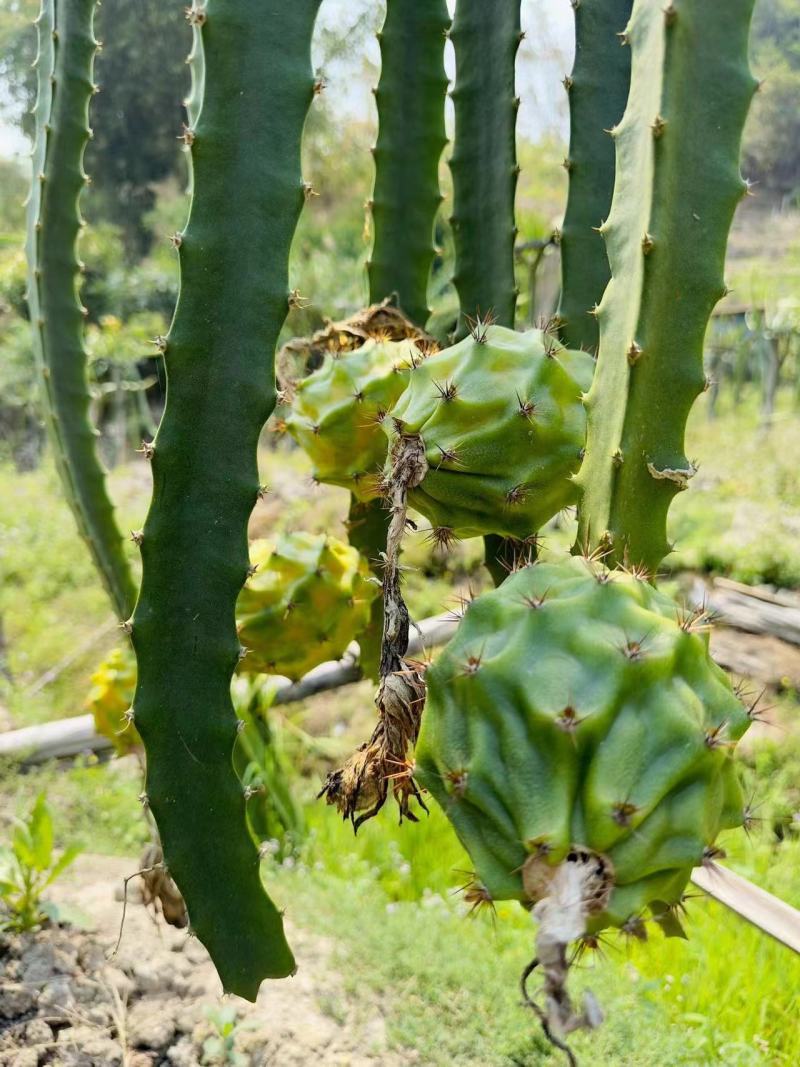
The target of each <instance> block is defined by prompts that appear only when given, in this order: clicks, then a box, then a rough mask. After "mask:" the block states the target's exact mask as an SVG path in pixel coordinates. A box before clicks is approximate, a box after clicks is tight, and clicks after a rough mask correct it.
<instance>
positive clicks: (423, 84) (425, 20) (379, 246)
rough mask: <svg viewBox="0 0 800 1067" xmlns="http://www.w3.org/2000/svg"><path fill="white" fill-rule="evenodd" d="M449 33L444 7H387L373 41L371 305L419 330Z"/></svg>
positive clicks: (441, 142)
mask: <svg viewBox="0 0 800 1067" xmlns="http://www.w3.org/2000/svg"><path fill="white" fill-rule="evenodd" d="M449 25H450V16H449V15H448V13H447V4H446V3H445V0H428V2H427V3H424V4H420V3H419V0H388V3H387V5H386V19H385V21H384V24H383V29H382V30H381V32H380V34H379V39H380V46H381V77H380V83H379V85H378V88H377V90H376V93H375V98H376V101H377V105H378V131H379V132H378V141H377V144H376V146H375V149H374V153H373V154H374V158H375V188H374V191H373V194H372V199H371V201H370V206H371V209H372V219H373V225H374V231H375V238H374V245H373V249H372V256H371V258H370V262H369V264H368V273H369V291H370V299H371V300H372V301H379V300H383V299H384V298H386V297H388V296H394V298H395V299H396V300H397V303H398V305H399V306H400V308H401V309H402V310H403V311H404V312H405V314H406V315H408V317H409V318H410V319H411V320H412V321H413V322H416V323H417V324H418V325H420V326H424V325H425V323H426V321H427V319H428V316H429V314H430V310H429V308H428V299H427V297H428V277H429V275H430V270H431V265H432V263H433V258H434V244H433V225H434V220H435V218H436V213H437V212H438V210H439V205H440V204H441V201H442V195H441V191H440V188H439V160H440V158H441V155H442V151H443V150H444V147H445V145H446V143H447V138H446V136H445V128H444V102H445V95H446V92H447V84H448V83H447V75H446V74H445V70H444V45H445V35H446V31H447V28H448V26H449Z"/></svg>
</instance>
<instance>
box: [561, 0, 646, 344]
mask: <svg viewBox="0 0 800 1067" xmlns="http://www.w3.org/2000/svg"><path fill="white" fill-rule="evenodd" d="M632 3H633V0H611V2H610V3H609V2H608V0H583V2H582V3H580V4H573V5H572V6H573V8H574V11H575V64H574V66H573V68H572V73H571V74H570V75H569V77H567V78H565V79H564V85H565V87H566V90H567V92H568V94H569V115H570V141H569V155H568V157H567V159H566V160H565V166H566V167H567V171H568V173H569V195H568V197H567V210H566V214H565V215H564V222H563V225H562V226H561V230H560V235H559V247H560V249H561V301H560V304H559V309H558V316H559V320H560V328H559V333H560V336H561V340H562V341H563V342H564V344H566V345H567V346H568V347H569V348H585V349H586V350H587V351H588V352H592V353H596V352H597V345H598V340H599V332H598V325H597V319H596V318H595V316H594V315H592V314H591V311H592V309H593V308H595V307H596V306H597V305H598V304H599V303H600V301H601V299H602V297H603V293H604V292H605V288H606V286H607V285H608V282H609V279H610V277H611V270H610V268H609V265H608V256H607V254H606V246H605V243H604V241H603V238H602V236H601V234H600V233H599V227H600V226H601V225H602V223H603V222H604V221H605V219H606V218H607V217H608V212H609V209H610V207H611V198H612V195H613V192H614V174H615V170H616V164H615V150H614V140H613V138H612V137H611V135H610V131H611V130H612V129H613V128H614V126H616V125H617V123H618V122H619V121H620V119H621V118H622V113H623V111H624V110H625V104H626V102H627V99H628V90H629V88H630V79H631V50H630V48H625V47H620V41H619V33H620V31H622V30H624V29H625V27H626V26H627V24H628V20H629V19H630V15H631V7H632Z"/></svg>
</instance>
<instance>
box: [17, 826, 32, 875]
mask: <svg viewBox="0 0 800 1067" xmlns="http://www.w3.org/2000/svg"><path fill="white" fill-rule="evenodd" d="M11 848H12V849H13V852H14V855H15V856H16V858H17V862H18V863H19V865H20V867H22V868H23V869H27V870H35V869H36V850H35V848H34V845H33V840H32V838H31V835H30V833H29V832H28V828H27V826H25V825H23V824H20V825H19V826H17V827H16V829H15V830H14V833H13V834H12V835H11Z"/></svg>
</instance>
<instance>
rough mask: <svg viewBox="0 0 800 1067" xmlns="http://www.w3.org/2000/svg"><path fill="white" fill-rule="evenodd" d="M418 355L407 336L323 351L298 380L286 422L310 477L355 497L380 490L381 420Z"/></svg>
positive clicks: (366, 496)
mask: <svg viewBox="0 0 800 1067" xmlns="http://www.w3.org/2000/svg"><path fill="white" fill-rule="evenodd" d="M421 358H422V356H421V354H420V352H419V351H418V349H417V348H416V346H415V345H414V344H413V343H412V342H411V341H376V340H370V341H367V343H366V344H365V345H363V346H362V347H361V348H358V349H355V350H354V351H351V352H340V353H333V354H330V355H327V356H326V357H325V361H324V363H323V364H322V366H321V367H320V368H319V370H317V371H315V372H314V373H313V374H310V375H309V376H308V378H304V379H303V380H302V381H300V382H298V384H297V387H296V388H297V392H296V396H295V398H294V401H293V403H292V407H291V411H290V413H289V415H288V417H287V419H286V426H287V429H288V430H289V432H290V433H291V435H292V436H293V437H294V439H295V440H296V441H297V443H298V444H299V445H300V446H301V447H302V448H303V449H304V450H305V451H306V452H307V453H308V455H309V456H310V458H311V461H312V463H313V464H314V477H315V478H316V479H317V481H320V482H327V483H328V484H329V485H341V486H344V487H345V488H346V489H349V490H350V491H351V492H352V494H353V496H355V497H356V498H357V499H358V500H361V501H365V500H370V499H374V498H375V497H376V496H377V495H378V489H377V481H378V479H377V477H376V475H377V474H378V472H379V471H380V469H381V468H382V466H383V463H384V460H385V459H386V437H385V436H384V434H383V433H382V431H381V422H382V421H383V420H384V418H385V417H386V412H387V411H388V410H389V409H390V408H391V407H392V405H393V404H394V403H395V401H396V400H397V398H398V397H399V396H400V394H401V393H402V392H403V390H404V389H405V387H406V385H407V384H408V375H409V370H410V368H411V367H412V366H413V364H414V363H415V362H419V360H420V359H421Z"/></svg>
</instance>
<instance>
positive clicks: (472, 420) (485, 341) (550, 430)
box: [383, 323, 594, 540]
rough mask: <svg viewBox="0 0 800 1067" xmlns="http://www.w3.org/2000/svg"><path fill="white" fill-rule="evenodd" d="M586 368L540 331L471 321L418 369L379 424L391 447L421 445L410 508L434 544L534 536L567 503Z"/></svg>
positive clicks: (578, 355) (581, 355)
mask: <svg viewBox="0 0 800 1067" xmlns="http://www.w3.org/2000/svg"><path fill="white" fill-rule="evenodd" d="M593 370H594V361H593V360H592V358H591V357H590V356H589V355H588V354H587V353H585V352H573V351H570V350H568V349H566V348H564V347H563V346H562V345H560V344H559V343H558V341H556V340H555V339H553V338H552V337H550V336H549V335H547V334H545V333H543V332H542V331H541V330H531V331H528V332H527V333H517V332H515V331H514V330H509V329H506V328H505V327H501V326H486V325H483V324H480V323H479V324H478V325H477V327H476V328H475V329H474V330H473V332H472V334H471V335H470V336H468V337H465V338H464V340H463V341H460V342H459V343H458V344H456V345H453V346H452V347H451V348H447V349H445V350H444V351H442V352H439V353H437V354H436V355H433V356H430V357H429V358H428V359H426V360H425V361H424V362H422V363H420V364H419V365H418V366H416V367H415V368H414V369H413V370H412V371H411V374H410V382H409V385H408V388H407V389H406V390H405V392H404V393H403V395H402V396H401V397H400V399H399V400H398V401H397V403H396V404H395V405H394V407H393V408H392V410H391V412H390V414H391V418H389V419H386V420H385V421H384V423H383V426H384V430H385V431H386V433H387V434H388V435H389V437H390V439H391V441H392V443H393V445H394V443H395V442H396V441H397V440H398V437H399V435H402V436H403V437H409V436H414V435H417V436H419V437H421V438H422V442H423V445H424V451H425V458H426V460H427V464H428V471H427V474H426V475H425V477H424V479H423V481H422V484H421V485H420V486H419V487H418V488H415V489H412V490H411V491H410V493H409V497H408V500H409V504H410V505H411V506H412V507H414V508H416V509H417V510H418V511H420V512H422V514H423V515H424V516H425V517H426V518H427V519H428V520H429V521H430V523H431V525H432V526H433V527H434V530H440V531H442V540H446V535H447V534H449V535H452V536H455V537H473V536H477V535H480V534H487V533H496V534H502V535H504V536H506V537H514V538H519V539H525V538H526V537H528V536H529V535H530V534H532V533H533V532H535V531H536V530H538V529H539V528H540V527H541V526H543V525H544V523H546V522H547V521H548V520H549V519H551V518H552V517H553V516H554V515H555V514H557V512H559V511H560V510H561V509H562V508H564V507H566V506H568V505H570V504H573V503H574V502H575V499H576V491H575V486H574V484H573V482H572V480H571V479H572V475H573V474H575V472H576V471H577V469H578V466H579V464H580V458H581V450H582V449H583V445H584V438H585V433H586V415H585V412H584V408H583V403H582V400H581V397H582V394H583V392H584V391H585V390H587V389H588V387H589V384H590V382H591V378H592V373H593ZM390 466H391V462H390ZM388 470H389V468H388V467H387V472H388Z"/></svg>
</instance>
